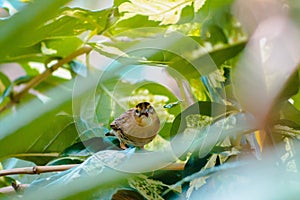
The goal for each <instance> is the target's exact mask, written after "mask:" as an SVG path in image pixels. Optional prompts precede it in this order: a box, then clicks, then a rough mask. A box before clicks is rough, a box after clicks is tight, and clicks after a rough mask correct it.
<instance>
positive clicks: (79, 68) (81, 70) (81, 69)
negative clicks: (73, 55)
mask: <svg viewBox="0 0 300 200" xmlns="http://www.w3.org/2000/svg"><path fill="white" fill-rule="evenodd" d="M69 65H70V67H71V69H72V70H73V71H74V72H75V73H76V74H78V75H80V76H83V77H86V76H87V73H88V72H87V70H88V69H87V67H86V66H85V65H84V64H83V63H81V62H79V61H76V60H73V61H71V62H70V63H69Z"/></svg>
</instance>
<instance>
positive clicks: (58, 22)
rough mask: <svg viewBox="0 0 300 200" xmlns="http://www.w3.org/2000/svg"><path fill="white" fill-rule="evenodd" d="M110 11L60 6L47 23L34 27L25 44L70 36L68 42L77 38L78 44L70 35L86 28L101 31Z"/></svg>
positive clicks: (86, 29)
mask: <svg viewBox="0 0 300 200" xmlns="http://www.w3.org/2000/svg"><path fill="white" fill-rule="evenodd" d="M110 12H111V10H110V9H107V10H100V11H89V10H84V9H82V8H62V9H60V10H59V13H58V14H57V15H56V16H55V18H53V19H51V20H50V21H49V22H48V23H47V24H45V25H44V26H40V27H38V28H35V29H34V32H33V33H32V36H31V38H27V41H26V44H25V45H26V46H29V45H34V44H36V43H38V42H40V41H42V40H49V39H58V38H62V37H64V38H67V37H70V36H71V37H70V38H71V39H70V40H69V41H68V42H71V41H72V40H74V41H76V40H77V41H76V43H75V44H77V45H78V42H80V40H79V39H78V38H77V39H75V37H72V36H76V35H79V34H81V33H83V32H85V31H88V30H90V31H96V33H99V32H101V31H103V30H104V28H105V26H106V23H107V17H108V15H110ZM72 38H73V39H72ZM56 45H59V44H56ZM72 45H74V44H72ZM65 50H67V51H69V50H70V49H68V48H65Z"/></svg>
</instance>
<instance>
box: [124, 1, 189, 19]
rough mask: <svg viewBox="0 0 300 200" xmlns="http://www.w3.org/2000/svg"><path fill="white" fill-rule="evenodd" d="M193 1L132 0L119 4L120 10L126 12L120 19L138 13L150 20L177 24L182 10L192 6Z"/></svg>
mask: <svg viewBox="0 0 300 200" xmlns="http://www.w3.org/2000/svg"><path fill="white" fill-rule="evenodd" d="M191 4H192V1H184V0H179V1H171V0H164V1H151V2H150V1H146V0H140V1H137V0H130V2H124V3H122V4H121V5H119V12H120V13H124V15H123V16H122V17H121V19H120V20H126V19H129V18H131V17H133V16H136V15H144V16H148V18H149V20H153V21H160V25H166V24H175V23H177V22H178V21H179V19H180V15H181V11H182V9H183V8H184V7H186V6H190V5H191Z"/></svg>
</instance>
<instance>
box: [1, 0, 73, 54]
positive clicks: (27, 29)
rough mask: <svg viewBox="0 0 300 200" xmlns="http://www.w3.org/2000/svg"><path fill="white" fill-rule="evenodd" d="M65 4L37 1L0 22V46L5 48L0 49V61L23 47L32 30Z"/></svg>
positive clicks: (65, 1) (31, 35)
mask: <svg viewBox="0 0 300 200" xmlns="http://www.w3.org/2000/svg"><path fill="white" fill-rule="evenodd" d="M67 2H68V0H61V1H43V0H37V1H35V2H34V3H32V4H30V6H26V7H25V8H24V9H22V11H20V12H19V13H17V14H15V15H14V16H12V17H11V18H8V19H6V20H4V21H2V22H1V23H0V46H1V47H5V48H1V49H0V55H1V57H0V60H3V59H6V55H9V54H10V53H11V52H13V51H15V49H16V47H19V46H23V45H24V44H25V43H27V41H28V40H31V39H32V37H33V32H32V30H35V29H36V27H38V26H40V25H41V24H43V23H45V22H46V21H47V20H49V19H50V18H51V17H52V16H54V15H55V14H56V12H57V11H58V8H59V7H60V6H62V5H64V4H65V3H67ZM20 33H22V34H20ZM20 36H22V37H20Z"/></svg>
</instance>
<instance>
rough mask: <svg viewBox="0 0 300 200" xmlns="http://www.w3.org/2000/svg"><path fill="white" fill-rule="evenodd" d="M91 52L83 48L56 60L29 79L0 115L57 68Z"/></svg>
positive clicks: (0, 109)
mask: <svg viewBox="0 0 300 200" xmlns="http://www.w3.org/2000/svg"><path fill="white" fill-rule="evenodd" d="M91 50H92V47H90V46H83V47H81V48H79V49H78V50H76V51H75V52H73V53H71V54H70V55H68V56H66V57H65V58H63V59H61V60H58V62H57V63H56V64H54V65H53V66H51V67H49V68H47V69H46V70H45V71H44V72H43V73H41V74H39V75H37V76H36V77H34V78H33V79H31V80H30V81H29V82H28V83H27V84H26V86H25V87H24V88H23V89H22V90H21V91H20V92H18V93H16V94H14V95H12V97H11V100H10V101H9V102H8V103H7V104H6V105H4V106H3V107H2V108H0V113H1V112H3V111H4V110H6V109H7V108H9V107H11V106H13V105H14V104H15V103H18V102H20V100H21V98H22V97H23V96H24V95H26V94H27V93H28V91H29V90H30V89H31V88H34V87H35V86H37V85H38V84H40V83H41V82H42V81H44V80H45V79H46V78H48V77H49V76H50V75H51V74H52V72H54V71H55V70H57V69H58V68H59V67H61V66H63V65H64V64H66V63H69V62H71V61H72V60H74V58H76V57H78V56H80V55H82V54H88V53H89V52H90V51H91Z"/></svg>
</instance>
